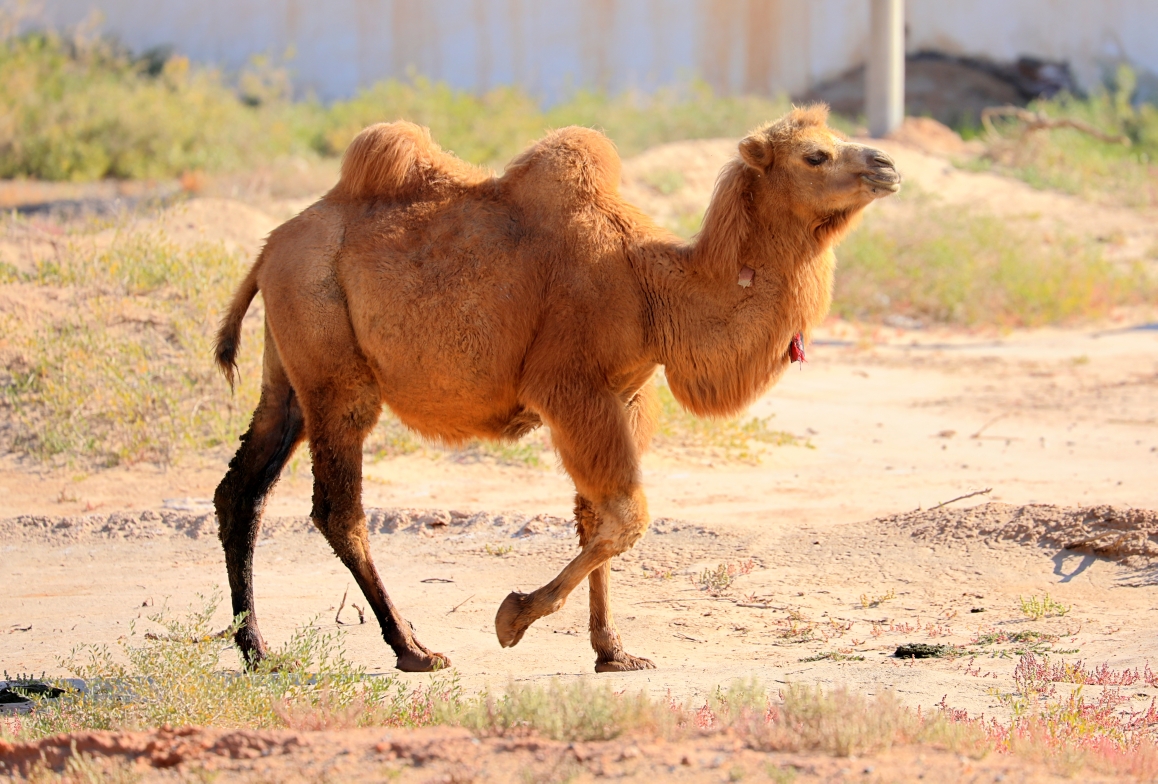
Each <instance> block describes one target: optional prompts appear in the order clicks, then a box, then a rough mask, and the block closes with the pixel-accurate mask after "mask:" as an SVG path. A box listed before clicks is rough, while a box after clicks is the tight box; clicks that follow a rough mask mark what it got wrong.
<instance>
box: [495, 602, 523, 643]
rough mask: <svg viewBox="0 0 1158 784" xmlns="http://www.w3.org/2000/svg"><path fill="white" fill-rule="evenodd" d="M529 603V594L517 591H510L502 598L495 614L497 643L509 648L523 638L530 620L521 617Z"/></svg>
mask: <svg viewBox="0 0 1158 784" xmlns="http://www.w3.org/2000/svg"><path fill="white" fill-rule="evenodd" d="M530 604H531V602H530V594H526V593H519V592H518V591H511V592H510V593H509V594H507V598H506V599H503V603H502V604H500V605H499V611H498V613H496V614H495V634H496V635H498V638H499V645H501V646H503V647H504V648H510V647H511V646H513V645H518V643H519V640H521V639H523V634H525V633H526V631H527V629H528V628H530V626H531V621H529V620H526V619H525V618H524V617H523V616H524V614H525V613H526V610H527V609H528V608H529V607H530Z"/></svg>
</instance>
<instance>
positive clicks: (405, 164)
mask: <svg viewBox="0 0 1158 784" xmlns="http://www.w3.org/2000/svg"><path fill="white" fill-rule="evenodd" d="M441 157H443V156H442V150H441V149H440V148H439V147H438V145H437V144H435V142H434V140H433V139H431V138H430V131H428V130H427V129H426V128H423V127H422V126H420V125H415V124H414V123H411V122H406V121H405V120H399V121H398V122H392V123H378V124H377V125H371V126H370V127H368V128H366V129H364V130H363V131H362V132H361V133H359V134H358V135H357V136H355V137H354V141H352V142H350V146H349V147H347V148H346V154H345V155H344V156H343V157H342V176H341V178H340V179H339V180H338V184H337V185H335V186H334V188H333V190H331V191H330V192H329V194H327V198H330V199H335V200H340V201H356V200H361V199H388V200H395V199H400V198H404V197H405V196H406V195H407V194H408V193H410V192H411V191H413V190H414V189H415V188H416V187H418V186H419V185H420V184H421V182H420V180H421V175H422V171H423V170H425V169H428V168H430V166H431V164H432V163H433V162H434V161H435V160H436V159H438V158H441Z"/></svg>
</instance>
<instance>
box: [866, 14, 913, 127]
mask: <svg viewBox="0 0 1158 784" xmlns="http://www.w3.org/2000/svg"><path fill="white" fill-rule="evenodd" d="M871 2H872V12H871V18H870V20H869V56H868V63H867V64H866V67H865V91H864V96H865V116H866V117H867V118H868V125H869V135H870V136H876V137H881V136H885V135H887V134H889V133H891V132H892V131H895V130H896V129H897V128H899V127H900V125H901V123H902V122H903V121H904V119H905V5H904V0H871Z"/></svg>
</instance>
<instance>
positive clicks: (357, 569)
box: [306, 373, 450, 672]
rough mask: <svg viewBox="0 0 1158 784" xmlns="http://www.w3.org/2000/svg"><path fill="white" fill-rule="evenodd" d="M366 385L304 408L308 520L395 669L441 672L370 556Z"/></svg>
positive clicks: (375, 409) (437, 656)
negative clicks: (310, 489)
mask: <svg viewBox="0 0 1158 784" xmlns="http://www.w3.org/2000/svg"><path fill="white" fill-rule="evenodd" d="M367 376H368V373H367ZM343 381H348V379H343ZM366 381H367V382H369V383H365V384H363V385H361V386H360V387H359V386H357V385H352V384H348V383H343V384H340V385H339V384H335V385H334V386H333V387H331V388H330V389H329V390H328V394H325V395H320V396H316V397H315V398H314V400H311V401H307V402H306V406H307V414H306V419H307V421H308V423H309V439H310V452H311V453H312V455H313V461H314V503H313V511H312V512H311V516H312V517H313V520H314V524H315V525H316V526H317V527H318V529H319V530H320V531H321V532H322V534H323V535H325V537H326V541H328V542H329V543H330V546H331V547H332V548H333V550H334V554H335V555H337V556H338V559H339V560H341V562H342V563H343V564H345V566H346V568H347V569H349V570H350V573H351V574H352V575H353V577H354V580H355V581H356V582H357V583H358V587H359V588H361V589H362V593H363V594H364V595H365V596H366V600H367V601H368V602H369V603H370V607H371V608H372V609H373V610H374V615H375V616H376V617H377V619H378V623H379V625H380V626H381V627H382V636H383V638H384V639H385V640H386V642H387V643H388V644H389V645H390V647H391V648H392V649H393V650H394V653H395V655H396V656H397V657H398V662H397V665H396V666H397V667H398V669H400V670H403V671H406V672H429V671H431V670H437V669H442V668H445V667H448V666H450V660H449V659H448V658H447V657H446V656H444V655H442V654H441V653H434V652H433V651H431V650H429V649H428V648H426V647H425V646H424V645H422V644H421V643H420V642H418V640H417V639H416V638H415V636H414V633H413V629H412V627H411V625H410V624H409V623H408V622H407V621H406V619H404V618H403V617H402V615H401V614H400V613H399V612H398V609H397V608H396V607H395V606H394V603H393V602H392V601H390V596H389V595H388V594H387V593H386V587H385V586H384V585H383V583H382V578H381V576H379V574H378V569H377V567H376V566H375V565H374V560H373V558H372V557H371V555H370V537H369V533H368V531H367V529H366V516H365V513H364V511H363V509H362V441H363V440H364V439H365V437H366V435H367V434H368V433H369V432H370V430H371V429H372V428H373V427H374V423H375V422H376V421H377V420H378V415H379V413H380V410H381V403H380V402H379V398H378V387H377V384H374V383H373V380H372V379H371V378H366Z"/></svg>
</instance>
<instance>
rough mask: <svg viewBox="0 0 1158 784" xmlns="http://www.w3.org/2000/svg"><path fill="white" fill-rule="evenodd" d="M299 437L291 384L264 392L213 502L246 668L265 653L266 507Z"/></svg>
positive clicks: (297, 411) (237, 638)
mask: <svg viewBox="0 0 1158 784" xmlns="http://www.w3.org/2000/svg"><path fill="white" fill-rule="evenodd" d="M301 433H302V416H301V409H300V408H299V407H298V405H297V401H296V399H295V398H294V393H293V390H292V389H289V388H288V385H286V386H279V387H278V388H275V389H271V388H267V389H266V390H264V391H263V394H262V399H261V402H260V403H259V404H258V408H257V410H256V411H255V412H254V415H253V421H252V422H251V423H250V427H249V430H248V431H247V432H246V433H245V435H243V436H242V437H241V447H240V448H239V449H238V450H237V454H235V455H234V456H233V460H232V461H230V464H229V470H228V472H226V474H225V478H224V479H222V480H221V484H219V485H218V486H217V491H216V492H215V493H214V497H213V501H214V506H215V508H216V510H217V520H218V525H219V536H220V538H221V544H222V547H223V548H224V550H225V568H226V571H227V573H228V575H229V595H230V600H231V603H232V608H233V617H234V618H237V617H238V616H244V617H243V619H242V622H241V626H240V627H239V628H238V630H237V634H236V635H235V637H234V639H235V641H236V642H237V647H238V648H239V649H240V651H241V655H242V658H243V659H244V660H245V663H246V665H247V666H253V665H254V664H256V663H257V662H258V661H260V660H261V659H262V658H263V657H264V656H265V653H266V646H265V640H263V639H262V636H261V632H260V630H259V629H258V626H257V615H256V614H255V612H254V601H253V550H254V547H255V546H256V544H257V534H258V530H259V529H260V526H261V512H262V506H263V505H264V503H265V498H266V496H267V495H268V494H269V491H270V489H271V488H272V487H273V485H274V483H275V482H277V479H278V477H279V475H280V474H281V469H282V467H283V466H284V465H285V462H286V460H288V459H289V456H290V455H291V454H292V453H293V450H294V447H295V446H297V444H298V442H299V441H300V439H301Z"/></svg>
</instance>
